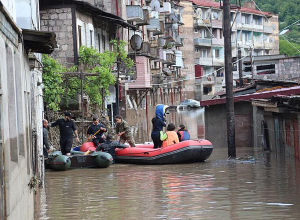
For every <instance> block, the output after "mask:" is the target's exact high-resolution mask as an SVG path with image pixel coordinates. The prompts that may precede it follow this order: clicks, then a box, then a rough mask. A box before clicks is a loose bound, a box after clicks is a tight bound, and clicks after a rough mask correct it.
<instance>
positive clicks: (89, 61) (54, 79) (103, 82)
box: [43, 40, 134, 110]
mask: <svg viewBox="0 0 300 220" xmlns="http://www.w3.org/2000/svg"><path fill="white" fill-rule="evenodd" d="M110 43H111V44H112V45H113V51H105V52H104V53H98V51H97V50H96V49H94V48H89V47H85V46H82V47H81V48H80V50H79V57H80V58H79V66H73V67H71V68H68V69H64V68H62V67H61V65H59V64H58V62H57V61H55V60H53V59H52V58H51V57H48V56H44V57H43V64H44V73H43V81H44V84H45V91H44V100H45V102H46V104H47V105H48V107H49V108H50V109H53V110H58V109H59V104H60V103H61V104H63V105H66V106H68V105H69V104H70V103H77V94H80V93H81V76H80V75H79V74H77V75H75V76H74V75H70V74H58V73H63V72H82V73H86V74H93V75H92V76H89V75H87V76H83V80H82V83H83V84H82V86H83V93H84V95H87V96H88V97H89V99H90V103H91V104H94V105H97V106H99V105H101V104H102V99H103V97H102V95H104V96H108V95H109V90H108V88H109V86H110V85H113V84H114V83H115V81H116V77H115V75H114V74H113V73H112V70H113V68H114V66H115V65H116V62H117V60H118V55H119V58H120V59H119V60H120V62H121V63H123V64H124V65H125V66H126V68H128V69H130V68H132V66H133V65H134V62H133V60H131V59H130V58H128V57H127V53H126V50H125V46H126V42H125V41H120V43H119V44H118V41H117V40H113V41H111V42H110ZM129 73H130V74H132V72H129Z"/></svg>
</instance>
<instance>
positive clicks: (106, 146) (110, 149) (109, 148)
mask: <svg viewBox="0 0 300 220" xmlns="http://www.w3.org/2000/svg"><path fill="white" fill-rule="evenodd" d="M111 139H112V136H111V135H110V134H108V135H107V136H106V141H105V142H104V143H101V144H100V145H99V146H98V147H97V149H96V151H103V152H107V153H109V154H110V155H111V156H112V158H113V160H114V162H115V159H116V151H115V150H116V148H126V147H127V146H126V145H124V144H120V143H118V142H117V141H112V140H111Z"/></svg>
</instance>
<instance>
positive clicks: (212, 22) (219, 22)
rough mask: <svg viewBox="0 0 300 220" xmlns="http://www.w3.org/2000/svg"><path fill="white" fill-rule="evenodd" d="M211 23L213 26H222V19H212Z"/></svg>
mask: <svg viewBox="0 0 300 220" xmlns="http://www.w3.org/2000/svg"><path fill="white" fill-rule="evenodd" d="M211 25H212V27H213V28H222V20H212V21H211Z"/></svg>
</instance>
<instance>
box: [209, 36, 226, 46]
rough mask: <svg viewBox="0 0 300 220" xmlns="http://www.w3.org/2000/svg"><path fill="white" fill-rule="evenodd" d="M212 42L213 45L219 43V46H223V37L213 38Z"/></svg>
mask: <svg viewBox="0 0 300 220" xmlns="http://www.w3.org/2000/svg"><path fill="white" fill-rule="evenodd" d="M212 44H213V45H219V46H224V39H223V38H222V39H221V38H213V39H212Z"/></svg>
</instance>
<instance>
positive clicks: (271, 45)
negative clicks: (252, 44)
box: [265, 43, 274, 49]
mask: <svg viewBox="0 0 300 220" xmlns="http://www.w3.org/2000/svg"><path fill="white" fill-rule="evenodd" d="M273 47H274V44H273V43H265V49H273Z"/></svg>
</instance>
